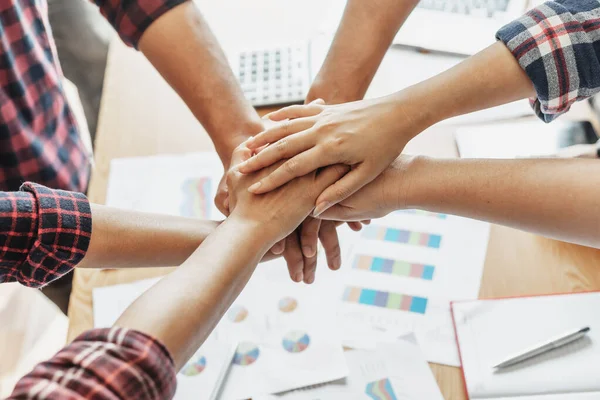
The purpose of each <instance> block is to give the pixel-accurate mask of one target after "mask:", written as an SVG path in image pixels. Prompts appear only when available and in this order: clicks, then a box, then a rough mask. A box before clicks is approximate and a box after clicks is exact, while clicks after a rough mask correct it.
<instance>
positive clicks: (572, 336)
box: [494, 327, 590, 369]
mask: <svg viewBox="0 0 600 400" xmlns="http://www.w3.org/2000/svg"><path fill="white" fill-rule="evenodd" d="M589 331H590V328H589V327H585V328H581V329H579V330H577V331H575V332H569V333H567V334H565V335H561V336H559V337H557V338H554V339H551V340H549V341H547V342H545V343H543V344H541V345H538V346H536V347H534V348H532V349H529V350H524V351H523V352H521V353H519V354H518V355H515V356H513V357H510V358H507V359H506V360H504V361H502V362H501V363H499V364H498V365H495V366H494V368H495V369H502V368H506V367H510V366H512V365H515V364H518V363H520V362H523V361H525V360H529V359H530V358H533V357H537V356H539V355H541V354H544V353H547V352H549V351H550V350H554V349H557V348H559V347H562V346H565V345H567V344H569V343H573V342H574V341H576V340H579V339H581V338H582V337H584V336H585V335H586V334H587V333H588V332H589Z"/></svg>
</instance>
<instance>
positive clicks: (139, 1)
mask: <svg viewBox="0 0 600 400" xmlns="http://www.w3.org/2000/svg"><path fill="white" fill-rule="evenodd" d="M93 1H94V3H96V5H97V6H98V7H100V12H101V13H102V15H104V17H105V18H106V19H107V20H108V22H109V23H110V24H111V25H112V26H113V27H114V28H115V30H116V31H117V32H118V34H119V36H120V37H121V39H122V40H123V42H124V43H125V44H127V45H128V46H132V47H135V48H136V49H137V48H138V42H139V40H140V38H141V37H142V34H143V33H144V32H145V31H146V29H148V27H149V26H150V25H152V23H153V22H154V21H156V20H157V19H158V18H159V17H160V16H161V15H163V14H164V13H166V12H167V11H169V10H170V9H172V8H174V7H176V6H178V5H180V4H182V3H185V2H187V1H191V0H93Z"/></svg>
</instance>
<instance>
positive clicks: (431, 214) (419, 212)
mask: <svg viewBox="0 0 600 400" xmlns="http://www.w3.org/2000/svg"><path fill="white" fill-rule="evenodd" d="M396 213H398V214H412V215H420V216H422V217H431V218H437V219H446V218H448V215H446V214H439V213H434V212H431V211H424V210H400V211H396Z"/></svg>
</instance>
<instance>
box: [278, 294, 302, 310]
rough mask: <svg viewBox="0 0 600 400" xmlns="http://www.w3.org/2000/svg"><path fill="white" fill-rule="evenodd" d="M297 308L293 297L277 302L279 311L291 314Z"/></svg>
mask: <svg viewBox="0 0 600 400" xmlns="http://www.w3.org/2000/svg"><path fill="white" fill-rule="evenodd" d="M297 307H298V302H297V301H296V299H294V298H293V297H284V298H282V299H281V300H279V311H281V312H284V313H291V312H292V311H294V310H295V309H296V308H297Z"/></svg>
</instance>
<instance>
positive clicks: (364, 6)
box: [307, 0, 418, 104]
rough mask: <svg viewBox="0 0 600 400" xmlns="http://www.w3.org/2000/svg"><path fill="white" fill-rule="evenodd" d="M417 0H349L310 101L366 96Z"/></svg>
mask: <svg viewBox="0 0 600 400" xmlns="http://www.w3.org/2000/svg"><path fill="white" fill-rule="evenodd" d="M417 3H418V0H372V1H364V0H348V2H347V5H346V9H345V10H344V15H343V18H342V22H341V24H340V26H339V28H338V30H337V33H336V35H335V38H334V41H333V44H332V45H331V48H330V50H329V53H328V54H327V58H326V59H325V63H324V64H323V67H322V68H321V70H320V71H319V73H318V75H317V77H316V79H315V82H314V83H313V86H312V88H311V90H310V93H309V95H308V98H307V101H309V102H310V101H312V100H315V99H317V98H322V99H323V100H325V102H326V103H328V104H336V103H345V102H348V101H355V100H360V99H362V98H363V97H364V95H365V93H366V91H367V89H368V88H369V85H370V83H371V81H372V80H373V77H374V76H375V72H376V71H377V69H378V68H379V64H381V61H382V59H383V57H384V55H385V53H386V51H387V49H388V48H389V47H390V45H391V44H392V40H393V39H394V37H395V36H396V33H397V32H398V29H399V28H400V26H401V25H402V23H404V21H405V20H406V18H407V17H408V16H409V14H410V12H411V11H412V10H413V8H414V7H415V6H416V5H417Z"/></svg>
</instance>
